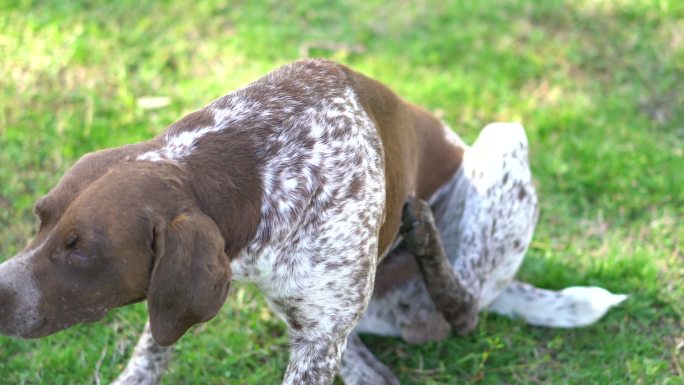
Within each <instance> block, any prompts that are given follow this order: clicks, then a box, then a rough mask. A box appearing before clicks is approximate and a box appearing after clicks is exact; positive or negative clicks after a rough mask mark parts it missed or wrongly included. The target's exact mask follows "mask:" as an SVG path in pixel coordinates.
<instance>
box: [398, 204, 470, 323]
mask: <svg viewBox="0 0 684 385" xmlns="http://www.w3.org/2000/svg"><path fill="white" fill-rule="evenodd" d="M402 222H403V223H402V228H401V232H402V235H403V236H404V245H403V247H404V248H406V250H407V251H409V252H410V253H411V254H413V256H414V257H415V258H416V261H417V262H418V266H419V267H420V271H421V273H422V275H423V280H424V281H425V286H426V287H427V290H428V293H430V297H432V300H433V301H434V303H435V306H436V307H437V310H439V311H440V312H441V313H442V314H444V317H445V318H446V320H447V321H448V322H449V324H451V327H452V329H453V330H454V331H455V332H456V333H458V334H461V335H464V334H467V333H469V332H471V331H473V329H475V326H477V321H478V311H479V306H478V305H479V304H478V301H477V298H476V297H474V296H473V295H472V293H470V292H469V291H468V290H467V288H466V287H465V285H464V284H463V283H462V282H460V281H459V279H458V277H456V275H455V274H454V272H453V270H452V266H451V263H450V262H449V259H448V258H447V255H446V253H445V251H444V247H443V246H442V241H441V238H440V234H439V229H438V228H437V225H436V224H435V220H434V217H433V215H432V210H431V209H430V206H429V205H428V204H427V203H426V202H424V201H422V200H420V199H418V198H408V200H407V202H406V204H405V205H404V213H403V217H402Z"/></svg>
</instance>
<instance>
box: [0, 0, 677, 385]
mask: <svg viewBox="0 0 684 385" xmlns="http://www.w3.org/2000/svg"><path fill="white" fill-rule="evenodd" d="M257 3H258V4H257ZM432 3H434V4H429V3H428V2H411V1H400V2H395V3H393V4H392V5H389V3H387V2H375V1H361V0H348V1H340V2H332V1H322V0H301V1H281V0H278V1H276V0H272V1H265V2H249V1H236V2H232V3H230V4H222V2H220V1H201V2H195V1H176V2H171V1H164V2H152V1H143V0H137V1H130V0H123V1H116V2H114V1H83V0H82V1H68V2H67V1H41V2H35V4H34V3H32V2H30V1H18V2H17V1H11V0H9V1H5V2H0V260H2V259H4V258H8V257H10V256H12V255H13V254H14V253H15V252H17V251H18V250H19V249H21V248H22V247H23V246H24V245H25V244H26V242H27V241H28V240H29V239H30V237H31V236H32V235H33V234H34V229H35V226H36V222H37V221H36V219H35V218H34V217H33V214H32V212H31V208H32V205H33V203H34V202H35V201H36V200H37V199H38V198H39V197H40V196H41V195H43V194H44V193H46V192H47V191H48V190H49V188H50V187H51V186H53V185H54V184H55V183H56V182H57V181H58V180H59V177H60V176H61V175H62V173H63V172H64V171H65V170H66V169H67V168H68V167H69V166H70V165H71V164H73V162H74V161H75V160H76V159H78V157H79V156H81V155H82V154H84V153H87V152H89V151H93V150H96V149H100V148H104V147H111V146H116V145H120V144H124V143H131V142H136V141H140V140H143V139H146V138H149V137H151V136H152V135H154V134H156V133H158V132H160V131H161V130H163V129H164V128H165V127H166V126H167V125H169V124H170V123H172V122H174V121H175V120H176V119H178V118H180V117H181V116H182V115H183V114H185V113H187V112H190V111H192V110H194V109H197V108H199V107H201V106H203V105H204V104H206V103H208V102H209V101H211V100H213V99H214V98H216V97H218V96H220V95H222V94H224V93H226V92H228V91H229V90H232V89H234V88H237V87H239V86H241V85H244V84H246V83H248V82H249V81H251V80H254V79H256V78H258V77H259V76H260V75H262V74H264V73H265V72H267V71H269V70H271V69H273V68H276V67H277V66H278V65H280V64H283V63H286V62H289V61H292V60H295V59H297V58H300V57H302V56H304V55H310V56H319V57H327V58H332V59H335V60H338V61H341V62H344V63H346V64H349V65H350V66H352V67H354V68H357V69H359V70H361V71H363V72H365V73H367V74H368V75H370V76H372V77H375V78H377V79H379V80H381V81H383V82H384V83H386V84H388V85H389V86H390V87H392V88H393V89H394V90H395V91H397V92H398V93H399V94H401V95H403V96H404V97H406V98H407V99H410V100H412V101H414V102H416V103H418V104H421V105H424V106H426V107H428V108H430V109H432V110H434V111H436V112H437V113H438V114H441V115H443V116H444V119H445V120H446V121H447V122H449V124H450V125H451V126H452V127H453V128H454V129H455V130H456V131H457V132H458V133H459V134H461V135H462V136H463V137H464V138H466V139H468V140H473V139H474V138H475V137H476V135H477V133H478V131H479V130H480V129H481V128H482V127H483V126H484V125H485V124H486V123H488V122H491V121H495V120H519V121H522V122H523V123H524V124H525V126H526V128H527V131H528V135H529V139H530V142H531V148H532V155H531V161H532V168H533V173H534V175H535V178H536V181H537V183H538V190H539V195H540V200H541V217H540V221H539V225H538V227H537V232H536V234H535V238H534V241H533V243H532V247H531V249H530V251H529V253H528V256H527V259H526V262H525V264H524V266H523V268H522V270H521V273H520V275H521V277H522V278H523V279H525V280H528V281H530V282H532V283H534V284H535V285H538V286H544V287H548V288H562V287H564V286H568V285H600V286H603V287H606V288H608V289H609V290H611V291H613V292H622V293H628V294H630V295H631V297H630V299H629V300H628V301H627V302H626V303H625V304H624V305H623V306H621V307H619V308H618V309H615V310H613V311H611V312H610V313H609V315H608V316H607V317H606V318H605V319H603V320H602V321H601V322H599V323H598V324H597V325H595V326H592V327H588V328H584V329H578V330H549V329H541V328H535V327H530V326H526V325H524V324H522V323H521V322H518V321H512V320H509V319H505V318H500V317H495V316H486V315H485V316H483V318H482V320H481V322H480V325H479V327H478V329H477V332H476V333H475V334H474V335H472V336H470V337H466V338H457V337H452V338H449V339H448V340H447V341H445V342H442V343H432V344H426V345H422V346H409V345H407V344H406V343H404V342H402V341H400V340H397V339H387V338H378V337H368V338H366V339H365V340H366V341H367V342H368V343H369V345H370V346H371V348H372V350H373V351H374V352H376V353H377V355H378V356H379V357H380V358H381V359H382V360H383V361H384V362H386V363H387V364H389V365H390V366H391V367H392V368H393V369H394V370H395V372H396V373H397V374H398V375H399V376H400V377H401V379H402V381H403V383H406V384H454V383H477V384H649V385H650V384H681V383H682V377H680V374H681V371H682V366H684V358H683V357H682V356H680V354H679V353H678V352H677V351H676V347H677V345H678V343H680V342H682V341H683V340H684V331H683V317H684V285H682V282H683V278H684V263H683V262H684V252H683V250H684V225H683V223H684V23H683V22H682V20H684V3H683V2H681V1H680V0H659V1H656V0H653V1H647V0H641V1H627V0H622V1H599V0H580V1H570V0H568V1H557V0H548V1H546V0H544V1H542V0H538V1H504V0H501V1H495V0H487V1H440V2H437V1H435V2H432ZM144 96H166V97H169V98H170V101H171V103H170V104H169V105H168V106H166V107H164V108H160V109H151V110H150V109H143V108H141V107H139V106H138V100H139V98H140V97H144ZM144 319H145V307H144V304H139V305H135V306H133V307H130V308H126V309H117V310H115V311H112V312H110V314H109V315H108V316H107V317H106V319H105V320H104V321H102V322H99V323H97V324H90V325H82V326H77V327H74V328H71V329H70V330H67V331H65V332H62V333H59V334H57V335H55V336H51V337H49V338H45V339H42V340H36V341H20V340H15V339H9V338H5V337H0V379H1V380H0V382H2V383H7V384H39V383H43V384H91V383H95V382H96V377H98V378H99V379H101V381H102V382H103V383H106V382H107V381H109V380H111V379H112V378H114V377H115V376H116V374H117V373H118V372H119V371H120V370H121V369H122V367H123V365H124V364H125V362H126V357H127V355H128V354H130V351H131V349H132V346H133V344H134V342H135V339H136V334H137V333H138V331H139V330H140V329H141V328H142V325H143V322H144ZM286 343H287V337H286V334H285V330H284V328H283V326H282V324H281V323H280V322H279V321H277V320H276V319H275V318H274V317H273V315H272V314H271V313H269V311H268V310H266V308H265V305H264V302H263V299H262V297H261V295H260V294H258V293H257V291H256V290H254V288H252V287H249V286H238V287H236V288H235V289H234V290H233V292H232V294H231V295H230V297H229V299H228V301H227V303H226V305H225V307H224V310H223V311H222V312H221V314H220V315H219V316H218V317H217V318H216V319H214V320H213V321H211V322H209V323H207V324H205V325H202V326H200V327H197V328H195V329H193V330H192V331H191V332H190V333H189V334H187V335H186V336H184V337H183V338H182V339H181V341H180V343H179V344H178V350H177V352H176V354H175V358H174V360H173V362H172V364H171V367H170V372H169V374H168V375H167V376H166V377H165V379H164V383H165V384H219V383H234V384H275V383H278V382H279V380H280V378H281V376H282V374H283V371H284V368H285V365H286V362H287V355H286ZM682 354H684V353H682Z"/></svg>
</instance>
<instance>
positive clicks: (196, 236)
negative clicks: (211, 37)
mask: <svg viewBox="0 0 684 385" xmlns="http://www.w3.org/2000/svg"><path fill="white" fill-rule="evenodd" d="M521 130H522V128H519V129H516V130H513V131H515V135H518V136H519V134H520V131H521ZM490 131H491V130H490ZM485 132H489V131H488V130H487V129H485ZM523 136H524V133H523ZM516 138H517V137H516ZM514 139H515V138H514ZM518 139H519V138H518ZM504 142H506V143H509V144H510V143H514V147H515V145H519V144H523V143H521V142H520V140H518V142H515V140H513V141H504ZM488 143H490V144H491V143H493V142H491V141H489V142H488ZM497 143H498V142H497ZM524 145H525V146H524V148H523V147H520V148H519V149H518V152H517V155H516V158H515V161H514V162H512V163H511V167H513V168H511V170H513V171H512V172H511V173H510V174H507V175H508V176H507V177H502V176H501V170H509V168H507V167H505V166H504V167H503V169H501V168H500V166H501V165H500V164H494V163H491V164H490V163H486V166H484V165H483V166H482V167H484V168H482V169H480V166H478V165H479V164H480V163H479V161H477V160H473V161H470V160H469V159H471V158H473V159H475V158H477V156H475V155H473V156H471V155H469V154H471V153H472V154H476V153H477V151H475V150H474V149H476V148H479V147H478V146H477V143H476V146H473V150H471V149H469V148H467V146H465V145H463V143H462V142H461V141H460V140H459V139H458V137H457V136H455V134H453V133H451V130H450V129H449V128H448V127H446V126H445V125H444V124H443V123H442V122H441V121H439V120H438V119H436V118H434V117H433V116H432V115H431V114H430V113H428V112H427V111H425V110H424V109H422V108H420V107H417V106H415V105H413V104H411V103H409V102H407V101H404V100H403V99H401V98H399V97H398V96H396V95H395V94H394V93H393V92H392V91H390V90H389V89H388V88H386V87H385V86H383V85H382V84H380V83H379V82H376V81H374V80H372V79H370V78H368V77H365V76H364V75H362V74H359V73H357V72H355V71H353V70H351V69H349V68H347V67H345V66H342V65H339V64H336V63H333V62H329V61H325V60H303V61H298V62H295V63H292V64H289V65H286V66H284V67H281V68H279V69H277V70H275V71H273V72H271V73H269V74H268V75H266V76H264V77H263V78H261V79H259V80H257V81H255V82H254V83H252V84H250V85H248V86H246V87H244V88H241V89H239V90H237V91H235V92H232V93H229V94H227V95H225V96H223V97H221V98H219V99H217V100H216V101H214V102H212V103H211V104H209V105H208V106H207V107H205V108H203V109H201V110H199V111H196V112H193V113H191V114H189V115H187V116H185V117H184V118H182V119H181V120H179V121H178V122H176V123H175V124H173V125H172V126H170V127H169V128H168V129H167V130H166V131H165V132H164V133H162V134H161V135H159V136H157V137H155V138H153V139H151V140H149V141H145V142H141V143H137V144H132V145H127V146H123V147H119V148H113V149H107V150H103V151H99V152H95V153H92V154H88V155H86V156H84V157H83V158H81V159H80V160H79V161H78V162H77V163H76V164H75V165H74V166H73V167H72V168H71V169H70V170H69V171H68V172H67V173H66V174H65V175H64V177H63V178H62V179H61V180H60V182H59V183H58V185H57V186H55V187H54V188H53V189H52V190H51V191H50V192H49V193H48V194H47V195H46V196H45V197H43V198H42V199H40V200H39V201H38V202H37V203H36V206H35V211H36V213H37V215H38V217H39V218H40V228H39V231H38V234H37V235H36V237H35V239H34V240H33V241H32V242H31V243H30V244H29V245H28V246H27V247H26V249H25V250H23V251H22V252H20V253H19V254H18V255H17V256H15V257H14V258H12V259H10V260H8V261H7V262H5V263H3V264H2V265H0V332H1V333H3V334H6V335H10V336H16V337H23V338H38V337H42V336H45V335H49V334H52V333H55V332H57V331H59V330H62V329H65V328H67V327H69V326H71V325H74V324H76V323H82V322H92V321H96V320H98V319H101V318H102V317H103V316H104V315H105V314H106V312H107V311H108V310H109V309H112V308H114V307H118V306H124V305H127V304H130V303H134V302H138V301H142V300H147V304H148V310H149V323H148V326H147V327H146V332H145V333H143V336H142V337H141V340H140V341H139V343H138V345H137V347H136V350H135V353H134V357H133V358H132V360H131V361H130V362H129V365H128V366H127V368H126V370H125V371H124V373H122V375H121V377H120V378H119V379H118V380H117V382H118V383H127V384H130V383H154V382H156V381H157V380H158V379H159V376H160V375H161V371H162V370H163V367H164V364H165V362H166V361H167V360H168V353H169V351H170V350H169V348H168V346H170V345H172V344H173V343H174V342H175V341H177V340H178V339H179V338H180V337H181V336H182V335H183V334H184V333H185V332H186V331H187V330H188V329H189V328H190V327H192V326H193V325H195V324H198V323H201V322H206V321H208V320H210V319H211V318H213V317H214V316H215V315H216V313H217V312H218V311H219V309H220V308H221V306H222V305H223V303H224V301H225V299H226V295H227V292H228V287H229V285H230V283H231V281H233V280H235V281H246V282H254V283H256V284H257V286H258V287H259V288H260V289H261V290H262V291H263V292H264V294H265V297H266V299H267V301H268V303H269V305H270V306H271V307H272V308H273V309H274V311H275V312H276V313H277V314H279V315H280V316H281V317H282V318H283V319H284V320H285V322H286V323H287V326H288V332H289V337H290V358H289V363H288V366H287V369H286V372H285V376H284V380H283V383H284V384H331V383H332V381H333V379H334V376H335V374H336V373H337V371H338V369H340V374H341V375H342V377H343V379H344V381H345V382H346V383H347V384H361V383H366V384H368V383H373V384H376V383H378V384H381V383H398V381H397V380H396V377H394V375H393V374H392V373H391V371H389V369H387V368H386V367H385V366H384V365H382V364H381V363H380V362H379V361H377V360H376V359H375V358H374V357H373V356H372V354H371V355H370V356H368V353H369V352H368V351H367V350H366V348H365V346H363V343H362V342H361V340H360V339H359V338H358V333H362V332H374V333H379V334H384V335H400V336H402V337H404V338H405V339H407V340H409V341H413V342H421V341H423V340H429V339H436V338H443V336H444V335H445V332H444V330H448V326H446V325H444V322H443V321H444V320H443V317H442V319H441V320H440V312H438V311H436V310H435V308H434V305H433V304H432V301H431V300H430V298H429V294H427V293H426V291H425V286H424V284H422V283H421V282H422V281H421V279H420V275H419V274H417V273H416V272H417V270H416V269H415V262H414V261H412V259H411V258H410V256H407V255H406V253H402V252H401V251H400V249H399V248H397V245H398V244H399V243H400V241H401V236H399V229H400V224H401V220H402V208H403V205H404V202H405V201H406V200H407V199H408V198H410V197H415V198H417V199H421V200H425V201H428V202H429V203H430V205H431V206H432V208H433V210H434V212H435V222H436V224H437V226H438V228H439V231H440V235H441V237H442V239H443V241H444V245H445V250H447V254H448V257H449V260H450V261H452V263H453V267H454V273H455V275H456V276H457V278H458V280H459V281H461V282H464V283H467V285H466V286H465V287H467V288H472V293H473V296H472V297H473V298H474V299H475V301H473V303H472V304H471V305H473V304H474V305H473V306H475V307H474V309H476V310H475V312H477V311H479V310H480V309H484V308H487V307H489V309H490V310H493V311H495V312H500V313H504V314H509V315H519V316H522V317H523V318H525V319H526V320H528V321H529V322H532V323H535V322H536V323H537V324H544V323H545V322H547V321H548V319H546V318H545V317H544V314H547V316H546V317H547V318H548V317H549V315H548V313H544V309H548V306H547V307H544V306H542V303H544V304H547V303H548V304H553V305H554V306H557V305H558V304H560V303H563V304H565V302H563V301H561V302H558V301H555V300H550V299H548V298H546V297H544V298H546V299H536V298H530V299H529V301H527V300H528V298H527V297H526V295H528V294H530V293H532V294H534V295H541V294H544V295H545V294H546V292H543V291H541V290H539V289H533V288H531V287H528V286H523V285H522V284H515V283H510V280H511V279H512V277H513V275H514V274H515V271H516V270H517V268H518V266H519V264H520V260H521V259H522V255H523V254H524V251H525V250H526V248H527V245H528V244H529V240H530V238H531V234H532V229H533V226H534V220H535V219H536V198H534V194H533V190H532V189H531V185H530V184H529V172H528V171H525V170H526V167H527V163H526V162H527V160H526V142H525V143H524ZM502 146H503V147H506V145H502ZM495 148H497V149H498V147H495ZM482 150H483V152H485V153H488V152H487V151H486V150H485V149H482ZM503 153H505V151H503V152H501V151H499V155H501V154H503ZM494 154H495V155H496V151H495V152H494ZM508 154H509V155H511V154H512V153H508ZM495 155H494V157H496V156H495ZM478 156H479V155H478ZM511 156H512V155H511ZM485 157H486V156H485ZM523 158H524V161H523ZM513 163H515V166H512V164H513ZM471 169H472V170H471ZM473 170H474V173H472V172H471V171H473ZM497 170H498V171H497ZM489 171H491V173H490V172H489ZM507 178H508V179H507ZM503 179H507V181H508V180H510V182H511V183H513V181H514V180H515V181H518V182H519V183H518V184H516V185H515V186H516V187H511V188H508V187H506V188H502V189H501V191H494V192H491V193H490V192H489V191H483V190H482V188H483V186H485V185H487V184H488V183H489V184H491V183H494V185H497V184H501V185H502V186H503V187H505V186H506V181H504V180H503ZM521 184H522V187H523V190H524V191H525V196H524V197H523V198H525V199H520V202H523V201H524V202H526V203H524V204H520V205H518V206H516V207H517V208H516V209H515V210H513V211H511V212H508V211H505V210H506V209H505V207H506V206H507V203H508V202H509V200H510V197H508V195H506V194H509V193H510V191H514V192H516V193H517V194H522V193H520V192H519V191H520V190H516V188H518V187H520V186H521ZM512 186H513V185H512ZM511 189H513V190H511ZM490 190H496V188H493V189H490ZM492 196H496V197H498V201H497V202H498V203H497V204H489V203H487V204H485V202H490V203H491V199H490V198H491V197H492ZM478 199H479V203H474V202H476V201H477V200H478ZM502 208H504V209H503V210H504V211H500V210H502ZM531 208H532V209H531ZM530 210H532V211H530ZM530 213H532V215H530ZM506 215H509V217H506ZM499 216H500V217H501V218H502V219H501V222H499V221H498V220H497V219H496V218H499ZM449 218H460V220H457V221H456V222H454V221H453V220H450V219H449ZM510 218H517V219H513V222H510V221H509V220H510ZM521 218H524V219H521ZM488 221H489V222H488ZM492 221H497V222H496V223H497V224H496V225H494V226H492V225H491V222H492ZM521 221H522V222H524V226H523V227H522V228H517V227H516V226H517V225H519V224H521ZM469 225H473V229H475V230H473V231H476V230H477V231H481V234H475V233H473V235H472V237H473V238H472V239H471V238H468V237H466V238H464V237H465V235H464V234H463V233H462V232H461V231H460V229H465V228H467V227H469ZM483 229H485V230H488V231H489V232H490V234H491V235H487V233H486V231H485V230H483ZM482 231H484V232H482ZM510 232H514V233H516V234H518V235H519V237H516V238H515V240H512V239H508V238H506V237H508V235H509V233H510ZM497 234H498V236H496V235H497ZM503 238H506V239H503ZM471 241H472V242H471ZM491 241H496V242H495V243H493V244H491V245H489V246H488V244H487V242H491ZM464 242H465V243H464ZM510 242H512V243H510ZM516 242H517V243H516ZM454 244H458V245H457V246H454ZM464 245H468V247H466V248H464ZM511 245H513V246H512V247H513V248H512V249H511ZM466 249H467V250H468V252H467V253H465V255H467V256H468V257H460V256H459V255H462V254H464V250H466ZM485 250H486V251H488V252H489V253H490V254H489V256H488V257H485V258H482V257H483V255H480V254H478V252H484V251H485ZM510 250H514V252H511V251H510ZM509 254H511V255H514V257H510V258H509V257H508V256H509ZM477 257H481V258H480V259H478V258H477ZM477 260H481V261H483V262H477ZM473 261H476V262H473ZM395 272H400V273H401V275H399V274H394V273H395ZM376 277H377V278H376ZM471 284H472V286H471ZM421 285H422V286H421ZM374 289H375V290H374ZM589 290H591V289H589ZM597 290H598V289H597ZM600 290H602V289H600ZM518 291H520V292H521V293H527V294H523V295H522V296H521V295H520V293H518ZM374 292H375V293H374ZM539 293H541V294H539ZM582 293H584V292H582ZM607 295H609V296H610V294H607ZM551 297H553V298H556V297H560V298H571V297H572V296H571V295H570V294H568V295H565V294H560V295H559V294H553V295H552V296H551ZM579 297H580V300H581V301H579V302H577V301H575V302H572V301H570V302H569V305H568V306H570V305H573V304H574V305H573V306H574V309H575V312H576V310H578V309H577V306H578V305H577V304H578V303H580V302H582V301H584V302H582V303H585V302H587V301H589V303H590V304H591V305H593V304H594V302H593V301H592V300H591V299H588V298H587V295H586V294H580V295H579ZM608 298H611V299H615V297H608ZM406 301H408V306H405V303H406ZM525 301H527V302H525ZM545 301H546V302H545ZM499 302H501V303H499ZM566 302H567V301H566ZM613 302H619V301H617V299H615V300H614V301H613ZM529 304H533V305H535V306H537V308H538V309H540V314H542V317H541V318H540V319H539V320H537V319H536V318H533V317H532V316H531V315H530V314H529V312H526V311H525V310H521V308H522V307H525V306H526V305H529ZM609 306H610V305H608V306H604V308H603V309H601V310H600V311H593V312H592V317H590V318H598V317H600V316H601V315H602V314H603V313H605V311H606V310H607V308H608V307H609ZM471 307H472V306H471ZM367 309H368V310H367ZM466 310H468V311H469V312H471V313H472V309H466ZM598 313H600V315H598V317H597V316H596V314H598ZM551 317H552V318H553V315H552V316H551ZM561 318H562V317H561ZM580 318H581V317H580ZM585 318H586V317H585ZM426 322H427V324H436V325H442V328H441V329H439V330H440V333H438V335H436V334H434V333H432V334H430V335H423V334H424V333H423V334H421V332H420V330H418V329H420V328H421V327H422V326H421V325H425V324H426ZM572 322H573V321H570V323H572ZM576 324H577V322H576V321H575V324H571V325H568V326H576ZM559 326H560V325H559ZM434 330H438V329H434ZM347 341H349V342H347ZM345 347H346V353H345ZM343 356H344V359H343ZM340 363H342V364H341V365H340ZM340 366H341V368H340ZM135 381H138V382H135Z"/></svg>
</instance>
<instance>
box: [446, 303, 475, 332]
mask: <svg viewBox="0 0 684 385" xmlns="http://www.w3.org/2000/svg"><path fill="white" fill-rule="evenodd" d="M479 321H480V313H479V312H478V311H477V307H475V308H474V309H467V310H464V311H463V312H460V313H459V314H458V315H457V316H456V317H450V319H449V324H450V325H451V330H452V331H453V332H454V333H456V334H457V335H459V336H466V335H468V334H471V333H472V332H474V331H475V329H476V328H477V323H478V322H479Z"/></svg>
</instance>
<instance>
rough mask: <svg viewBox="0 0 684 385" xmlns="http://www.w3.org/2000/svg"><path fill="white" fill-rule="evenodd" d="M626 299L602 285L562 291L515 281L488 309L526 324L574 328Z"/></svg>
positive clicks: (593, 320) (624, 296) (589, 321)
mask: <svg viewBox="0 0 684 385" xmlns="http://www.w3.org/2000/svg"><path fill="white" fill-rule="evenodd" d="M625 299H627V295H624V294H612V293H610V292H609V291H608V290H606V289H603V288H600V287H581V286H573V287H568V288H566V289H563V290H561V291H551V290H545V289H539V288H536V287H534V286H532V285H529V284H527V283H522V282H517V281H513V282H511V283H510V284H509V285H508V286H507V287H506V288H505V289H504V290H503V291H502V292H501V294H500V295H499V296H498V297H497V298H496V299H495V300H494V302H492V303H491V304H490V305H489V306H488V307H487V308H486V309H485V310H486V311H488V312H492V313H496V314H501V315H505V316H509V317H520V318H522V319H524V320H525V321H526V322H527V323H529V324H531V325H537V326H546V327H553V328H574V327H581V326H587V325H590V324H592V323H594V322H596V321H598V320H599V319H600V318H601V317H603V315H604V314H606V312H607V311H608V309H610V308H611V307H613V306H616V305H618V304H620V303H621V302H622V301H624V300H625Z"/></svg>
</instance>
